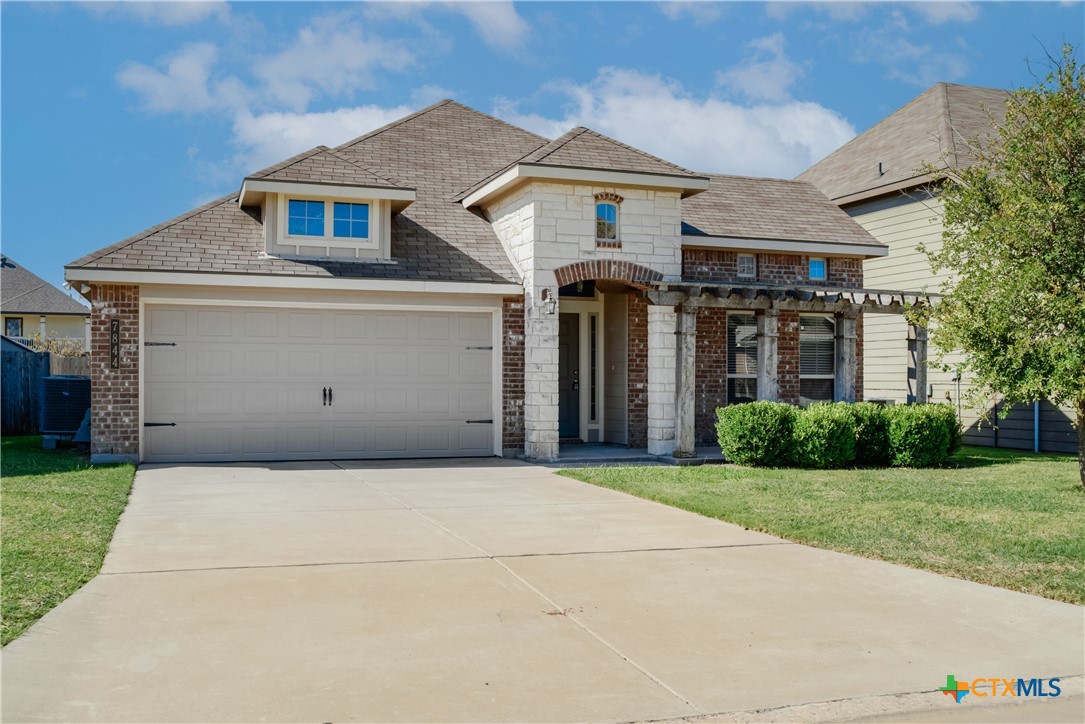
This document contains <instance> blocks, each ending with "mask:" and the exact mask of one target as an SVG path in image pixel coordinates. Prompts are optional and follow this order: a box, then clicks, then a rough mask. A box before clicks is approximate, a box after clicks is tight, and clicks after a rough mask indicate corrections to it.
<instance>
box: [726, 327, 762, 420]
mask: <svg viewBox="0 0 1085 724" xmlns="http://www.w3.org/2000/svg"><path fill="white" fill-rule="evenodd" d="M756 399H757V318H756V317H755V316H754V315H752V314H728V315H727V404H729V405H733V404H737V403H740V402H753V401H754V400H756Z"/></svg>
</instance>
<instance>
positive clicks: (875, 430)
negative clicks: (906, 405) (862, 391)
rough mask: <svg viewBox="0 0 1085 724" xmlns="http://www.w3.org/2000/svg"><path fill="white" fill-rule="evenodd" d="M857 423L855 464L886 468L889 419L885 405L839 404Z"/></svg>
mask: <svg viewBox="0 0 1085 724" xmlns="http://www.w3.org/2000/svg"><path fill="white" fill-rule="evenodd" d="M839 404H840V405H842V406H843V407H844V408H846V409H847V410H848V412H850V413H851V417H852V420H853V421H854V422H855V464H856V465H860V466H862V467H877V468H881V467H885V466H886V465H888V464H889V458H890V455H889V417H888V415H887V414H886V410H887V409H888V408H887V407H885V406H884V405H875V404H874V403H872V402H856V403H855V404H852V405H849V404H847V403H844V402H841V403H839Z"/></svg>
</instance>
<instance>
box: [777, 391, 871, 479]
mask: <svg viewBox="0 0 1085 724" xmlns="http://www.w3.org/2000/svg"><path fill="white" fill-rule="evenodd" d="M848 407H849V405H847V404H831V403H818V404H814V405H810V406H809V407H807V408H805V409H802V410H799V412H798V414H797V415H796V416H795V423H794V425H793V426H792V440H793V442H794V445H793V447H792V449H791V454H792V457H793V459H794V462H795V464H796V465H798V466H799V467H802V468H842V467H845V466H847V465H851V464H852V463H853V462H855V418H854V416H853V415H852V413H851V411H850V410H849V409H848Z"/></svg>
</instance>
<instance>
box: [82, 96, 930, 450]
mask: <svg viewBox="0 0 1085 724" xmlns="http://www.w3.org/2000/svg"><path fill="white" fill-rule="evenodd" d="M887 252H888V249H887V247H886V245H885V244H883V243H882V242H879V241H878V240H876V239H875V238H873V237H872V236H871V235H870V234H869V233H868V232H866V231H865V230H864V229H863V228H862V227H861V226H859V225H858V224H856V223H855V222H854V221H853V220H852V219H850V218H849V217H848V215H847V214H846V213H844V212H843V211H841V210H840V209H839V208H838V207H837V206H836V205H835V204H833V203H831V202H830V201H829V200H828V199H827V198H826V197H825V196H824V195H823V194H821V193H820V192H819V191H818V190H817V189H816V188H815V187H814V186H813V185H812V184H810V183H807V182H803V181H787V180H776V179H755V178H741V177H733V176H720V175H713V174H702V173H695V172H693V171H690V170H688V169H685V168H682V167H680V166H677V165H675V164H673V163H670V162H668V161H665V160H663V159H660V158H656V157H654V156H651V155H649V154H647V153H645V152H643V151H640V150H637V149H635V148H632V147H630V146H628V145H625V144H623V143H620V142H619V141H616V140H614V139H611V138H608V137H606V136H603V135H601V134H599V133H596V132H594V131H591V130H589V129H586V128H577V129H574V130H572V131H570V132H569V133H567V134H565V135H564V136H562V137H561V138H558V139H556V140H550V139H547V138H543V137H541V136H538V135H535V134H533V133H530V132H528V131H526V130H524V129H522V128H518V127H516V126H512V125H510V124H508V123H505V122H502V121H500V120H497V119H495V118H492V117H490V116H487V115H485V114H483V113H480V112H478V111H475V110H473V109H471V108H468V107H466V106H463V105H460V104H458V103H456V102H454V101H451V100H445V101H441V102H439V103H437V104H435V105H432V106H430V107H428V108H425V109H423V110H421V111H419V112H417V113H414V114H412V115H410V116H407V117H405V118H403V119H401V120H399V121H396V122H394V123H391V124H389V125H387V126H385V127H383V128H380V129H378V130H376V131H373V132H371V133H368V134H366V135H364V136H361V137H360V138H357V139H354V140H352V141H348V142H347V143H344V144H342V145H341V146H338V147H336V148H328V147H325V146H319V147H317V148H314V149H312V150H309V151H306V152H304V153H301V154H299V155H297V156H294V157H292V158H290V159H287V160H285V161H283V162H282V163H279V164H276V165H274V166H272V167H270V168H266V169H264V170H262V171H259V172H256V173H252V174H250V175H248V176H247V177H245V178H244V179H241V180H240V189H239V191H238V192H236V193H232V194H230V195H228V196H225V197H223V198H220V199H218V200H216V201H212V202H210V203H208V204H206V205H204V206H201V207H200V208H198V209H195V210H193V211H190V212H188V213H186V214H183V215H181V216H179V217H177V218H175V219H171V220H169V221H166V222H164V223H162V224H159V225H158V226H155V227H153V228H151V229H148V230H147V231H144V232H141V233H139V234H136V235H135V236H133V237H131V238H128V239H125V240H123V241H121V242H119V243H117V244H114V245H112V246H109V247H107V248H105V249H101V250H99V251H96V252H94V253H92V254H88V255H87V256H85V257H83V258H81V259H79V260H77V261H75V262H73V263H71V264H69V265H68V266H67V267H66V275H67V278H68V280H69V281H70V282H71V283H72V284H79V285H80V286H81V288H82V286H83V285H85V286H86V287H87V288H88V289H89V291H88V295H89V297H90V299H91V301H92V308H93V313H92V337H93V344H92V353H91V367H92V379H93V402H92V405H93V414H92V429H93V432H92V436H93V443H92V452H93V454H94V456H95V459H97V460H109V459H118V458H124V459H141V460H146V461H215V460H272V459H305V458H310V459H318V458H336V457H340V458H380V457H426V456H433V457H446V456H474V455H502V454H504V455H509V456H523V457H526V458H528V459H532V460H555V459H557V458H558V457H559V455H560V445H561V443H562V442H573V441H583V442H598V443H611V444H618V445H627V446H631V447H633V448H646V449H647V450H648V452H649V453H650V454H653V455H671V454H673V455H676V456H683V455H690V454H692V453H693V451H694V446H695V445H696V443H697V442H698V440H706V441H711V440H712V439H713V438H714V431H713V429H712V427H713V420H714V414H715V409H716V408H717V407H719V406H721V405H724V404H727V403H729V402H736V401H740V400H749V399H754V398H757V399H777V400H783V401H786V402H792V403H798V402H800V401H811V400H853V399H857V398H859V397H861V395H862V390H863V364H862V359H861V349H862V347H861V338H862V334H863V321H862V320H863V312H868V311H880V312H886V313H888V312H897V313H899V312H900V311H901V310H902V309H903V305H905V304H907V303H917V302H922V295H920V294H892V293H885V292H883V293H879V294H870V293H867V292H866V291H865V290H864V284H863V264H864V260H867V259H872V258H879V257H883V256H885V255H886V253H887Z"/></svg>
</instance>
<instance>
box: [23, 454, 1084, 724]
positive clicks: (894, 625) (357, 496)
mask: <svg viewBox="0 0 1085 724" xmlns="http://www.w3.org/2000/svg"><path fill="white" fill-rule="evenodd" d="M1083 624H1085V616H1083V610H1082V609H1081V608H1079V607H1075V606H1070V605H1066V604H1062V603H1057V602H1054V601H1048V600H1044V599H1040V598H1035V597H1032V596H1026V595H1022V594H1018V593H1012V592H1010V591H1004V590H1000V589H996V588H990V587H986V586H981V585H977V584H972V583H966V582H963V581H958V580H953V579H950V578H944V577H941V576H936V575H932V574H928V573H923V572H920V571H915V570H911V569H908V568H902V567H898V566H893V565H889V564H886V563H880V562H876V561H869V560H864V559H860V558H854V557H851V556H846V555H840V554H837V553H831V552H826V551H820V550H815V549H812V548H807V547H804V546H799V545H794V544H791V543H788V542H786V541H782V540H779V539H777V538H773V537H771V536H767V535H762V534H760V533H755V532H751V531H747V530H744V529H742V528H739V527H736V526H732V525H727V524H724V523H720V522H717V521H713V520H709V519H706V518H702V517H699V516H697V515H693V514H690V513H685V512H682V511H679V510H675V509H673V508H668V507H665V506H662V505H657V504H654V503H650V502H646V501H642V500H638V499H636V498H632V497H629V496H626V495H623V494H620V493H616V492H613V491H609V490H604V489H600V488H595V487H592V486H589V485H586V484H582V483H578V482H575V481H572V480H568V479H566V478H562V477H559V476H557V475H555V474H554V473H553V472H552V471H551V470H548V469H546V468H542V467H536V466H532V465H527V464H522V463H516V462H510V461H502V460H496V459H492V460H464V461H437V462H394V463H334V464H333V463H293V464H291V463H284V464H271V465H215V466H192V467H180V466H147V467H144V468H142V469H141V470H140V472H139V473H138V475H137V476H136V482H135V487H134V489H133V492H132V498H131V501H130V502H129V505H128V508H127V510H126V511H125V513H124V516H123V517H122V519H121V522H120V525H119V527H118V529H117V533H116V537H115V538H114V540H113V544H112V546H111V548H110V552H109V555H108V557H107V558H106V562H105V567H104V569H103V571H102V575H100V576H98V577H97V578H95V579H94V580H93V581H91V582H90V583H89V584H88V585H87V586H86V587H84V588H83V589H82V590H81V591H79V592H78V593H76V594H75V595H74V596H72V597H71V598H70V599H69V600H68V601H66V602H65V603H63V604H62V605H60V606H59V607H58V608H57V609H55V610H54V611H53V612H52V613H50V614H49V615H47V616H46V617H45V618H43V619H42V620H41V621H40V622H39V623H38V624H37V625H36V626H34V627H33V628H32V629H31V630H30V631H28V632H27V633H26V634H25V635H24V636H22V637H21V638H20V639H18V640H16V641H15V642H13V643H11V644H10V645H9V646H8V647H7V648H6V649H5V650H4V661H3V665H4V666H3V719H4V721H5V722H16V721H117V722H161V721H176V722H180V721H185V722H218V721H310V722H344V721H480V722H481V721H513V720H516V721H574V720H575V721H581V720H603V721H625V720H644V719H668V718H678V717H707V718H717V719H721V720H740V721H741V720H750V719H769V720H772V719H775V720H793V719H806V720H818V719H836V720H839V719H845V718H852V717H860V716H862V717H874V716H888V717H892V716H895V715H900V714H901V712H907V711H909V710H914V709H926V710H932V709H933V710H935V711H934V713H933V714H932V713H931V712H929V711H928V712H927V713H926V714H925V716H927V717H931V716H934V717H936V718H938V719H942V718H950V717H952V716H975V715H976V714H977V712H976V710H975V707H979V706H984V705H989V704H990V703H991V702H992V701H994V700H993V699H992V698H991V697H987V698H986V699H982V700H981V699H980V698H977V697H970V698H971V699H972V700H971V701H968V700H966V703H964V704H961V705H955V704H953V702H952V700H951V699H949V698H947V697H944V696H942V695H941V694H938V693H935V691H934V690H935V689H937V688H938V687H939V686H941V685H943V684H944V682H945V680H946V675H947V674H954V675H956V676H957V678H958V679H961V680H966V679H971V678H978V677H1017V676H1023V677H1026V678H1031V677H1044V678H1047V677H1052V676H1061V677H1063V687H1064V692H1066V693H1065V694H1064V696H1063V697H1060V698H1059V699H1055V700H1050V701H1048V700H1038V702H1037V703H1035V704H1031V705H1030V706H1025V707H1020V706H1017V707H1000V708H999V709H998V711H997V715H996V713H995V710H994V709H991V710H990V713H989V716H984V717H982V718H984V719H994V718H1001V719H1004V720H1007V721H1009V720H1018V719H1022V720H1028V719H1033V720H1042V721H1053V720H1059V719H1065V720H1069V721H1074V720H1077V721H1081V720H1082V717H1083V716H1085V714H1083V712H1082V699H1081V686H1082V679H1081V675H1082V674H1083V673H1085V663H1083V660H1085V643H1083V641H1085V626H1083ZM781 707H783V708H781ZM969 707H971V708H969ZM765 710H769V711H765ZM966 712H967V713H966ZM1007 717H1008V718H1007ZM929 720H933V719H929Z"/></svg>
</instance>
